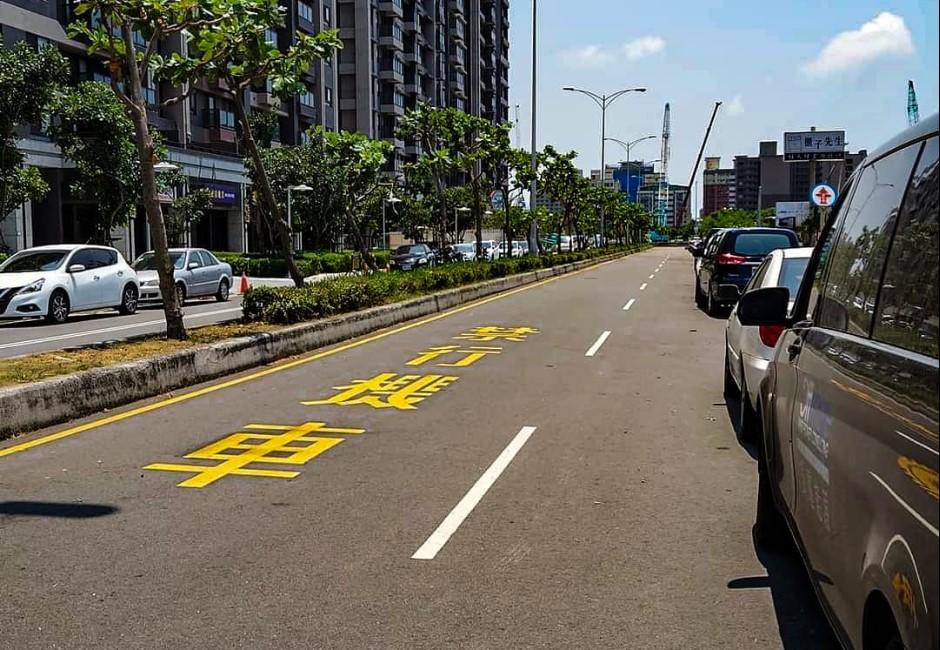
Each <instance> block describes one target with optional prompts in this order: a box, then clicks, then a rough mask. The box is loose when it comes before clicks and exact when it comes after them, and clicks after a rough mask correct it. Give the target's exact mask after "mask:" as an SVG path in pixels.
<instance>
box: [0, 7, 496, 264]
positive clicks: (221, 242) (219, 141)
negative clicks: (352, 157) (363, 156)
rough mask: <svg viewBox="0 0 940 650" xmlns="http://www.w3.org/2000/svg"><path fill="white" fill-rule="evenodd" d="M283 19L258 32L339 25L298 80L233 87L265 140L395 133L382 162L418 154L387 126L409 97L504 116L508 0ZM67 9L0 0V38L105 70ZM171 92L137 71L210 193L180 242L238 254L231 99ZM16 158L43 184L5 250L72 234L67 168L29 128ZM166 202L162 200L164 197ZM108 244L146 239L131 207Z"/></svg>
mask: <svg viewBox="0 0 940 650" xmlns="http://www.w3.org/2000/svg"><path fill="white" fill-rule="evenodd" d="M282 4H283V5H284V6H285V7H286V8H287V11H286V12H285V26H284V27H283V28H281V29H277V30H274V29H272V30H270V31H269V34H268V39H269V42H271V43H274V44H277V45H278V46H279V47H280V48H286V47H289V46H290V45H291V42H292V41H293V39H294V38H295V36H294V34H296V33H297V32H298V31H301V32H307V33H310V34H315V33H317V32H319V31H320V30H324V29H330V28H334V27H335V28H338V29H339V32H340V37H341V39H342V40H343V44H344V49H342V50H341V51H340V52H338V53H337V54H336V55H335V56H333V57H331V58H329V59H325V60H323V61H317V62H315V63H314V64H313V65H311V66H310V68H309V70H307V71H306V73H305V75H304V83H305V85H306V86H307V91H306V92H305V93H303V94H301V95H299V96H298V97H295V98H292V99H291V100H289V101H283V102H282V101H280V100H279V99H278V98H277V97H275V96H274V94H273V93H272V92H270V88H255V89H252V90H251V91H248V92H247V93H246V98H245V99H246V104H247V105H248V106H249V107H250V109H251V110H253V111H268V112H271V113H273V114H275V115H277V117H278V120H277V121H278V128H277V132H276V133H275V136H274V140H275V141H276V143H282V144H298V143H301V142H303V141H304V140H305V139H306V137H307V135H306V132H307V129H308V128H309V127H310V126H312V125H322V126H324V127H325V128H327V129H330V130H336V129H343V130H350V131H359V132H362V133H365V134H366V135H369V136H370V137H381V138H386V139H388V140H390V141H392V142H393V143H394V144H395V153H394V156H393V158H392V160H391V161H390V164H389V173H391V174H394V173H397V171H399V170H400V169H401V166H402V164H403V163H404V162H405V161H406V160H407V159H408V158H409V157H410V158H414V157H416V156H417V155H419V154H420V153H421V152H420V150H419V149H418V148H417V147H416V146H415V145H414V143H405V142H402V141H399V140H397V139H396V138H395V137H394V132H395V126H396V125H397V119H398V118H399V117H400V116H401V115H403V114H404V111H405V109H406V108H413V107H414V106H416V105H417V104H418V103H419V102H428V103H430V104H432V105H435V106H442V107H443V106H453V107H456V108H458V109H460V110H464V111H467V112H469V113H472V114H474V115H479V116H482V117H485V118H487V119H491V120H493V121H507V120H508V110H509V78H508V69H509V58H508V57H509V51H508V48H509V19H508V16H509V2H508V0H381V1H380V0H282ZM75 19H76V17H75V16H74V14H73V13H72V8H71V3H70V2H69V1H68V0H60V1H59V2H47V1H46V0H2V1H0V33H2V35H3V41H4V45H5V46H6V47H9V46H11V45H13V44H14V43H16V42H18V41H22V40H25V41H27V42H28V43H30V44H32V45H34V46H35V47H41V46H49V45H52V46H55V47H58V48H59V50H60V51H61V52H62V53H63V55H65V56H66V57H67V58H68V60H69V64H70V69H71V82H72V83H78V82H81V81H88V80H99V81H107V80H108V74H107V70H105V69H104V67H103V66H102V64H101V61H100V60H99V59H98V58H96V57H92V56H89V55H88V54H87V52H86V50H85V47H84V45H83V44H82V43H81V42H77V41H74V40H72V39H70V38H68V36H67V35H66V31H65V28H66V26H67V25H68V24H69V23H71V22H72V21H74V20H75ZM182 47H183V44H182V42H181V41H180V40H179V38H178V37H175V38H170V39H167V41H166V42H164V43H162V44H161V52H162V53H164V54H169V53H171V52H173V51H180V48H182ZM176 90H177V89H174V88H172V87H169V86H168V85H166V84H161V83H156V82H155V81H154V80H151V79H147V80H145V94H146V95H147V99H148V103H149V104H150V106H151V108H150V110H149V112H148V114H149V119H150V125H151V128H153V129H154V130H156V131H159V132H160V134H161V135H162V136H163V139H164V141H165V143H166V144H167V146H168V148H169V161H170V162H172V163H173V164H175V165H177V166H178V167H179V168H180V169H181V171H182V173H183V174H184V175H185V177H186V179H187V182H186V186H185V188H182V189H181V190H180V191H190V190H192V189H196V188H199V187H204V188H206V189H208V190H209V191H210V192H211V194H212V197H213V206H212V209H211V210H209V211H208V214H207V215H206V217H204V218H203V219H202V220H201V221H199V222H198V223H197V224H194V225H193V226H192V228H191V229H190V232H189V233H188V240H189V243H190V244H191V245H194V246H204V247H207V248H212V249H215V250H233V251H248V250H255V249H256V247H257V240H258V238H257V235H258V231H257V228H258V227H259V225H258V224H257V223H253V222H252V220H251V218H250V214H249V212H248V210H247V209H246V204H245V203H246V202H245V201H244V197H245V196H246V187H247V183H248V179H247V178H246V177H245V173H244V164H243V151H242V150H241V143H240V142H239V138H238V137H237V129H236V123H235V122H236V121H235V114H234V107H233V106H232V105H231V102H230V101H229V100H228V99H227V98H226V96H225V93H224V88H220V87H219V86H217V85H215V84H212V83H209V82H208V81H205V80H203V81H200V82H198V83H197V84H196V88H195V91H194V92H193V93H192V95H191V96H190V97H189V98H187V99H186V100H185V101H182V102H180V103H178V104H176V105H174V106H172V107H169V108H161V107H160V106H159V105H160V102H161V101H162V100H163V99H164V98H165V97H168V96H170V94H171V93H175V91H176ZM21 146H22V147H23V149H24V151H25V152H26V154H27V162H28V164H30V165H34V166H36V167H38V168H39V169H40V171H41V173H42V175H43V177H44V178H45V179H46V181H47V182H48V184H49V186H50V188H52V189H51V191H50V192H49V194H48V195H47V196H46V197H45V198H44V199H43V200H42V201H40V202H36V203H35V204H33V205H31V204H26V205H24V206H22V207H21V208H20V209H18V210H17V211H16V212H15V213H14V214H13V215H11V216H9V217H8V218H7V219H5V220H4V221H3V222H2V225H0V227H2V228H3V234H4V239H5V240H6V242H7V243H8V245H11V246H12V247H13V248H14V249H19V248H25V247H28V246H37V245H42V244H53V243H61V242H77V241H85V240H86V239H87V238H88V236H89V235H90V228H89V227H88V225H87V224H88V223H89V222H90V221H91V216H93V214H94V211H95V210H96V206H94V205H91V204H89V203H88V202H85V201H82V200H81V199H80V198H78V197H74V196H72V195H71V193H70V191H69V187H70V186H71V183H72V180H74V172H73V171H72V170H71V165H70V164H69V162H68V161H66V160H63V159H62V157H61V155H60V154H59V152H58V150H57V148H56V147H55V146H54V145H53V144H52V143H51V142H49V140H48V138H46V137H45V135H44V134H43V133H42V131H41V129H40V128H39V127H38V126H37V127H34V128H31V129H29V130H28V131H27V132H24V133H23V139H22V141H21ZM163 198H164V200H165V201H166V202H169V201H171V200H172V198H173V197H171V196H167V197H163ZM112 235H113V237H114V239H115V246H117V247H118V248H120V249H121V250H122V251H123V252H124V254H125V256H126V257H128V258H133V257H135V256H136V255H138V254H139V253H140V252H142V251H144V250H147V249H148V248H149V247H150V242H149V231H148V229H147V227H146V222H145V219H144V217H143V213H142V210H138V214H137V215H135V216H134V218H132V219H131V220H130V223H129V224H128V225H127V226H126V227H122V228H120V229H118V230H116V231H115V232H114V233H113V234H112Z"/></svg>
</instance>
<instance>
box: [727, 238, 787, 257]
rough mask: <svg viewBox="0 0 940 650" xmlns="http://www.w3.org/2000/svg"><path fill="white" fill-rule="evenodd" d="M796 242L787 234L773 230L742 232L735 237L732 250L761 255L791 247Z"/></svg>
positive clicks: (750, 254)
mask: <svg viewBox="0 0 940 650" xmlns="http://www.w3.org/2000/svg"><path fill="white" fill-rule="evenodd" d="M794 246H796V243H795V242H794V241H793V240H792V239H790V237H789V236H787V235H785V234H783V233H775V232H744V233H741V234H739V235H738V236H737V237H735V240H734V252H735V253H737V254H738V255H748V256H757V255H760V256H761V257H763V256H764V255H766V254H767V253H769V252H770V251H775V250H777V249H778V248H793V247H794Z"/></svg>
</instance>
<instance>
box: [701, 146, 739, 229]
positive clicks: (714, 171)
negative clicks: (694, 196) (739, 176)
mask: <svg viewBox="0 0 940 650" xmlns="http://www.w3.org/2000/svg"><path fill="white" fill-rule="evenodd" d="M702 176H703V178H702V181H703V182H702V189H703V192H702V214H705V215H709V214H712V213H713V212H717V211H718V210H724V209H726V208H733V207H734V206H735V200H736V198H737V188H736V186H735V172H734V168H728V169H722V168H721V158H720V157H708V158H705V171H704V172H703V174H702Z"/></svg>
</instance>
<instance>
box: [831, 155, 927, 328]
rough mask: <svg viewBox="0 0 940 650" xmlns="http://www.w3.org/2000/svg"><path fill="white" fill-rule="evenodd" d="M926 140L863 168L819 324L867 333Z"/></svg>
mask: <svg viewBox="0 0 940 650" xmlns="http://www.w3.org/2000/svg"><path fill="white" fill-rule="evenodd" d="M919 149H920V144H919V143H918V144H916V145H911V146H908V147H905V148H904V149H901V150H900V151H896V152H895V153H893V154H890V155H888V156H886V157H884V158H882V159H881V160H878V161H876V162H874V163H872V164H871V165H868V166H866V167H865V169H864V170H862V175H861V176H860V177H859V178H858V180H857V181H856V183H855V190H854V192H853V194H852V197H851V199H850V200H849V203H848V205H846V206H845V208H844V209H845V215H844V217H843V219H842V221H843V226H842V229H841V230H840V232H839V233H838V234H837V235H836V236H835V239H833V240H832V245H833V248H832V252H831V253H830V257H829V260H828V271H827V274H826V279H825V286H824V287H823V291H822V295H821V296H820V298H819V303H818V305H817V315H816V318H814V321H815V323H816V325H818V326H819V327H825V328H828V329H834V330H839V331H843V332H849V333H851V334H856V335H858V336H865V337H867V336H868V334H869V331H870V328H871V322H872V315H873V314H874V312H875V301H876V300H877V297H878V288H879V286H880V284H881V273H882V271H883V270H884V263H885V258H886V257H887V254H888V244H889V243H890V241H891V236H892V234H893V233H894V227H895V224H896V223H897V216H898V208H899V206H900V204H901V199H902V197H903V196H904V190H905V188H906V187H907V182H908V179H909V178H910V175H911V168H913V166H914V161H915V159H916V157H917V152H918V151H919Z"/></svg>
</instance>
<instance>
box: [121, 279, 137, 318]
mask: <svg viewBox="0 0 940 650" xmlns="http://www.w3.org/2000/svg"><path fill="white" fill-rule="evenodd" d="M138 303H139V294H138V292H137V287H135V286H134V285H133V284H127V285H125V287H124V289H122V290H121V304H120V305H118V306H117V310H118V311H119V312H121V313H122V314H124V315H125V316H130V315H131V314H133V313H136V312H137V305H138Z"/></svg>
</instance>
